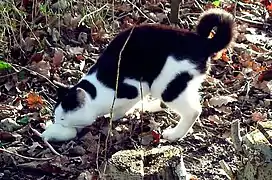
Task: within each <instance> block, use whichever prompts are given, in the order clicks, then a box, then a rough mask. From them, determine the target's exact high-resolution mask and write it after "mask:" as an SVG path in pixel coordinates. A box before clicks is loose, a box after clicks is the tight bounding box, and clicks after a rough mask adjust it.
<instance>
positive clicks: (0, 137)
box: [0, 131, 16, 142]
mask: <svg viewBox="0 0 272 180" xmlns="http://www.w3.org/2000/svg"><path fill="white" fill-rule="evenodd" d="M15 140H16V137H15V136H13V134H12V133H10V132H5V131H1V132H0V141H7V142H12V141H15Z"/></svg>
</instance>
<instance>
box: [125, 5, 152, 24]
mask: <svg viewBox="0 0 272 180" xmlns="http://www.w3.org/2000/svg"><path fill="white" fill-rule="evenodd" d="M126 1H127V2H128V3H129V4H130V5H132V6H133V7H134V8H136V9H137V10H138V11H139V13H141V14H142V15H143V16H144V17H145V18H146V19H148V20H150V21H151V22H152V23H156V22H155V21H154V20H153V19H151V18H149V17H148V16H147V15H146V14H145V13H144V12H143V11H142V10H141V9H140V8H138V6H136V5H135V4H133V3H132V2H130V1H129V0H126Z"/></svg>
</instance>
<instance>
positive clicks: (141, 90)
mask: <svg viewBox="0 0 272 180" xmlns="http://www.w3.org/2000/svg"><path fill="white" fill-rule="evenodd" d="M140 92H141V100H142V102H141V106H142V107H141V113H140V117H141V132H143V113H144V101H143V99H144V97H143V86H142V80H140ZM140 138H141V139H140V141H141V142H142V136H141V137H140Z"/></svg>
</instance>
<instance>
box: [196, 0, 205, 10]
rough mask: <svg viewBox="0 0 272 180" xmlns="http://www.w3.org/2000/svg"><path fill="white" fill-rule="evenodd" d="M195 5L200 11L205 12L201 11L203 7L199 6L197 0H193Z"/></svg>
mask: <svg viewBox="0 0 272 180" xmlns="http://www.w3.org/2000/svg"><path fill="white" fill-rule="evenodd" d="M195 4H196V6H197V7H198V8H199V9H201V11H202V12H204V11H205V10H204V9H203V7H202V6H201V5H200V4H199V2H198V1H197V0H195Z"/></svg>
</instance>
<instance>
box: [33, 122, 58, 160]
mask: <svg viewBox="0 0 272 180" xmlns="http://www.w3.org/2000/svg"><path fill="white" fill-rule="evenodd" d="M29 128H30V129H31V130H32V131H33V132H34V134H36V135H37V136H39V137H41V133H40V132H39V131H37V130H36V129H34V128H32V127H31V126H30V125H29ZM43 142H44V143H45V144H46V145H47V146H48V147H49V149H50V150H51V151H52V152H53V153H54V154H55V155H57V156H62V155H61V154H59V153H58V152H57V151H56V150H55V149H54V148H53V147H52V146H51V144H49V142H48V141H46V140H44V139H43Z"/></svg>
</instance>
